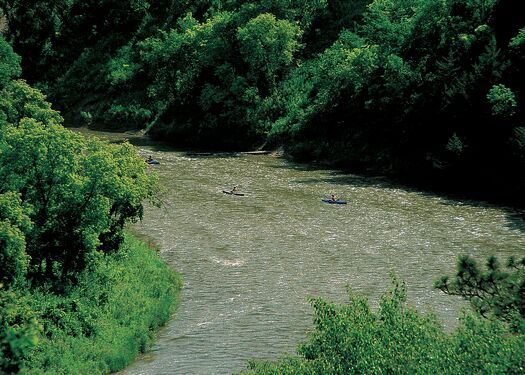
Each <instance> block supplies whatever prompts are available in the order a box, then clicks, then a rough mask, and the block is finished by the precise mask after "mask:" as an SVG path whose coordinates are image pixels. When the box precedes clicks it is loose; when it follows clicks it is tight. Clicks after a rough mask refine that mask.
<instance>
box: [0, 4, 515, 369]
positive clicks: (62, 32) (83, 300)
mask: <svg viewBox="0 0 525 375" xmlns="http://www.w3.org/2000/svg"><path fill="white" fill-rule="evenodd" d="M516 3H517V2H516V1H512V0H354V1H344V0H312V1H299V0H262V1H253V2H251V1H237V0H209V1H206V0H193V1H190V0H179V1H175V0H171V1H165V0H161V1H147V0H124V1H117V0H97V1H94V0H54V1H47V0H36V1H33V2H31V6H28V5H27V2H24V1H20V0H0V32H1V34H0V271H1V273H0V373H17V372H19V371H22V372H24V371H25V372H26V373H59V372H65V373H108V372H112V371H117V370H118V369H121V368H122V367H124V366H125V365H126V364H128V363H129V362H130V361H131V360H132V359H133V358H134V356H135V355H136V354H137V353H138V352H139V351H141V350H144V348H145V347H146V346H147V344H148V342H150V340H151V338H152V335H153V332H154V331H155V329H156V328H157V327H158V326H159V325H160V324H162V323H163V322H165V321H166V319H168V317H169V315H170V313H171V312H172V311H173V302H174V301H176V296H177V292H178V289H179V288H180V279H179V277H178V276H177V275H175V274H173V272H172V271H171V270H170V269H168V267H167V266H166V265H165V264H164V263H163V262H161V261H160V260H159V259H158V257H157V256H156V254H155V253H154V251H152V250H151V249H150V248H148V247H147V246H145V245H143V244H141V243H140V242H138V241H137V240H136V239H135V238H134V237H133V236H132V235H130V234H129V233H127V232H126V231H125V227H126V224H127V223H130V222H134V221H136V220H139V219H140V218H141V217H142V214H143V205H144V202H147V201H149V202H151V203H152V204H155V203H158V200H157V197H156V189H157V179H156V178H155V176H154V175H153V174H150V173H148V171H147V165H145V163H144V162H143V160H141V158H140V157H138V155H137V152H136V150H135V149H134V148H133V147H132V146H131V145H130V144H128V143H124V144H119V145H116V144H109V143H106V142H103V141H100V140H96V139H92V138H85V137H83V136H81V135H80V134H77V133H74V132H71V131H69V130H67V129H66V128H64V127H63V126H62V125H63V124H64V125H66V126H79V125H83V126H89V127H94V128H104V129H108V128H109V129H145V130H146V131H147V132H148V133H149V134H151V135H152V136H153V137H161V138H163V139H169V140H170V141H171V142H172V143H173V144H176V145H178V146H184V147H193V148H207V149H223V150H224V149H229V150H231V149H235V150H239V149H251V148H254V147H266V148H277V147H283V148H284V149H285V150H286V151H287V152H288V154H289V155H292V156H294V157H296V158H299V159H303V160H319V161H325V162H330V163H335V164H337V165H339V166H341V167H344V168H348V169H351V170H354V171H365V172H367V171H373V172H374V173H378V172H379V173H386V174H391V175H395V176H402V177H403V178H407V179H410V180H412V181H419V182H421V181H424V182H431V183H432V184H433V187H434V188H436V187H438V185H437V183H438V182H439V184H442V185H443V186H445V187H447V189H450V188H453V189H458V190H459V191H463V192H468V193H469V194H471V195H476V196H477V194H482V196H488V195H487V194H490V195H491V197H492V198H496V199H499V200H500V201H505V202H507V203H511V204H514V205H524V204H525V174H524V173H523V171H524V170H525V113H524V110H523V108H524V107H523V101H524V100H525V97H524V96H525V92H524V90H525V74H524V73H525V19H524V17H523V15H522V14H521V13H520V12H519V11H518V9H517V4H516ZM48 100H49V101H48ZM51 103H53V105H51ZM458 267H459V268H458V272H457V275H455V276H454V277H453V278H450V279H449V278H447V277H444V278H442V279H440V280H438V281H436V284H435V286H436V288H439V289H441V290H442V291H443V292H445V293H448V294H453V295H459V296H462V297H464V298H465V299H467V300H469V301H470V302H471V303H472V306H473V308H474V311H475V312H476V314H475V315H473V316H465V317H464V318H463V319H462V321H461V323H460V326H459V328H458V330H456V331H455V332H453V333H452V334H447V333H445V332H444V331H443V330H442V328H441V327H440V326H439V323H438V322H437V320H436V319H435V317H433V316H431V315H421V314H420V313H418V312H416V311H415V310H412V309H411V308H409V307H407V306H406V304H405V300H406V293H405V289H404V286H403V285H402V283H399V282H397V281H395V280H394V283H393V289H392V291H390V292H389V293H387V294H386V295H385V296H384V297H383V299H382V300H381V304H380V308H379V310H378V311H373V310H372V309H371V308H370V307H369V306H368V304H367V302H366V301H365V300H364V299H362V298H360V297H358V296H355V295H354V294H352V293H350V302H349V303H348V304H343V305H337V304H332V303H329V302H326V301H323V300H322V299H314V300H312V304H313V307H314V310H315V331H314V332H312V334H311V335H310V337H309V341H307V342H306V343H304V344H303V345H302V346H301V347H300V348H299V353H298V356H293V357H288V358H285V359H283V360H281V361H278V362H275V363H268V362H257V361H254V362H252V363H251V364H250V365H249V366H250V367H249V369H248V371H249V372H256V373H269V374H270V373H271V374H282V373H290V374H292V373H293V374H295V373H297V374H299V373H301V374H303V373H310V374H313V373H334V374H335V373H340V374H343V373H345V374H346V373H351V372H356V373H382V372H385V373H405V372H422V373H431V372H444V373H466V372H467V373H469V372H471V373H482V372H491V373H522V372H523V368H524V367H525V363H524V358H525V355H524V354H525V353H524V350H525V349H524V348H525V345H524V344H523V343H524V339H525V336H524V332H525V319H524V316H525V302H524V301H525V268H524V267H525V258H524V259H513V258H511V259H510V260H509V261H508V263H507V265H506V267H505V268H504V267H501V265H499V263H498V262H497V260H496V259H495V258H490V259H489V260H488V262H487V265H486V267H485V269H482V268H480V267H479V266H477V265H476V264H475V262H474V261H473V260H472V259H469V258H468V257H467V258H462V259H460V263H459V266H458ZM485 318H489V319H485ZM392 343H396V344H395V345H393V344H392Z"/></svg>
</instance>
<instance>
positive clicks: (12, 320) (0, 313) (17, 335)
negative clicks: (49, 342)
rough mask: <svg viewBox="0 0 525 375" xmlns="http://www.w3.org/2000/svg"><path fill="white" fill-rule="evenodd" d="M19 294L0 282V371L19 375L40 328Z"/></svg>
mask: <svg viewBox="0 0 525 375" xmlns="http://www.w3.org/2000/svg"><path fill="white" fill-rule="evenodd" d="M34 315H35V313H34V312H33V311H32V310H31V309H30V308H29V306H28V305H27V302H26V300H25V299H24V298H23V296H22V295H21V294H17V293H15V292H12V291H5V290H4V289H2V285H1V284H0V373H2V374H18V373H19V371H20V370H21V369H22V368H23V367H24V361H25V360H26V359H27V357H28V356H29V354H30V352H31V350H32V349H33V348H34V347H35V345H37V344H38V341H39V340H38V334H39V333H40V331H41V327H40V326H39V325H38V324H37V323H36V321H35V319H34Z"/></svg>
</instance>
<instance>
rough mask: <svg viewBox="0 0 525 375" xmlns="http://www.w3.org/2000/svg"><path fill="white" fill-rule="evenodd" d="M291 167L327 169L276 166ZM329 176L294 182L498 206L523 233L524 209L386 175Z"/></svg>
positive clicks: (445, 202)
mask: <svg viewBox="0 0 525 375" xmlns="http://www.w3.org/2000/svg"><path fill="white" fill-rule="evenodd" d="M288 167H289V168H291V169H296V170H304V171H316V170H327V169H326V168H323V167H321V166H315V165H314V166H311V165H293V164H290V165H289V166H278V167H277V168H288ZM330 173H331V176H327V177H322V178H318V177H317V178H306V179H298V180H295V182H297V183H300V184H307V185H316V184H318V183H327V184H332V185H339V186H354V187H374V188H381V189H400V190H404V191H411V192H417V193H418V194H421V195H423V196H426V197H431V198H439V199H440V202H439V204H442V205H446V206H471V207H477V208H483V209H490V208H498V209H500V210H503V211H504V212H505V215H506V219H507V224H506V227H507V228H509V229H512V230H518V231H520V232H522V233H525V210H519V209H515V208H512V207H506V206H500V205H496V204H491V203H488V202H485V201H476V200H471V199H466V198H465V197H464V196H461V195H456V194H446V193H442V192H435V191H432V190H428V189H426V190H425V189H418V188H415V187H412V186H409V185H406V184H403V183H401V182H398V181H395V180H392V179H389V178H388V177H386V176H365V175H357V174H347V172H342V171H331V172H330Z"/></svg>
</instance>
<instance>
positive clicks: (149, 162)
mask: <svg viewBox="0 0 525 375" xmlns="http://www.w3.org/2000/svg"><path fill="white" fill-rule="evenodd" d="M152 161H153V158H152V157H151V155H150V156H148V158H147V159H146V163H148V164H151V162H152Z"/></svg>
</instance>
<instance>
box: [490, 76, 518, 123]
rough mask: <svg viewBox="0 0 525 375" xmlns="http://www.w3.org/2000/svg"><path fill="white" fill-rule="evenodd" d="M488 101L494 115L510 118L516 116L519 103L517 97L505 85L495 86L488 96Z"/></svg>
mask: <svg viewBox="0 0 525 375" xmlns="http://www.w3.org/2000/svg"><path fill="white" fill-rule="evenodd" d="M487 99H488V101H489V103H490V105H491V106H492V114H493V115H494V116H500V117H504V118H509V117H512V116H514V115H515V113H516V108H517V106H518V105H517V103H516V96H515V95H514V93H513V92H512V90H511V89H509V88H508V87H505V85H501V84H500V85H494V86H492V88H491V89H490V91H489V93H488V94H487Z"/></svg>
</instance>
